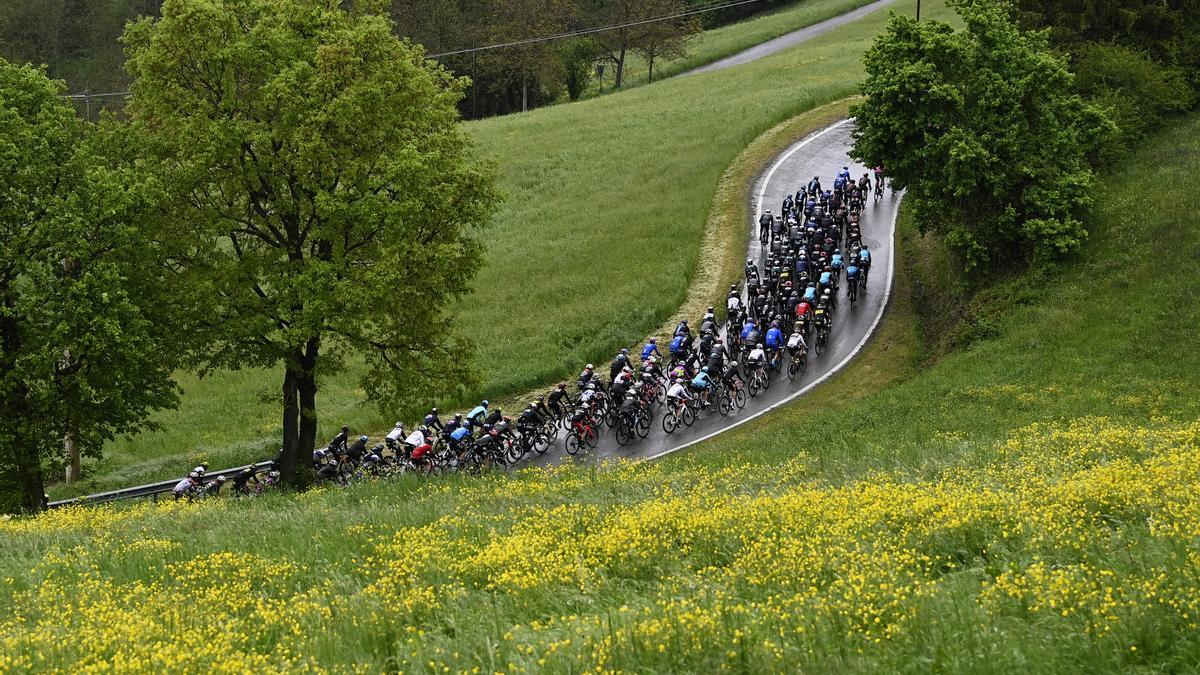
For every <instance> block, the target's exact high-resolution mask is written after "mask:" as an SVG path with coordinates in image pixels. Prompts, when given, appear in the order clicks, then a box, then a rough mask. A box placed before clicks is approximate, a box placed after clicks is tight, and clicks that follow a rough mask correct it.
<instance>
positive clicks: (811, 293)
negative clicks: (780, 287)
mask: <svg viewBox="0 0 1200 675" xmlns="http://www.w3.org/2000/svg"><path fill="white" fill-rule="evenodd" d="M803 300H804V302H816V300H817V289H815V288H813V287H812V286H809V287H808V288H806V289H804V298H803Z"/></svg>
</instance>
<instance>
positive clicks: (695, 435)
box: [530, 120, 900, 465]
mask: <svg viewBox="0 0 1200 675" xmlns="http://www.w3.org/2000/svg"><path fill="white" fill-rule="evenodd" d="M852 129H853V123H852V122H851V121H850V120H843V121H841V122H838V123H836V124H834V125H832V126H830V127H827V128H825V129H823V130H821V131H818V132H816V133H814V134H811V135H810V136H808V137H806V138H804V139H802V140H800V141H798V142H796V143H794V144H793V145H792V146H791V147H789V148H788V149H787V150H785V151H784V152H783V153H782V154H781V155H779V157H777V158H776V159H775V161H774V162H773V163H772V164H771V166H770V167H769V168H768V169H767V170H766V171H765V172H764V173H763V174H762V176H760V177H759V179H758V181H757V183H756V185H755V187H754V195H753V204H754V207H755V217H754V222H753V223H747V227H748V228H749V229H750V232H751V236H750V249H749V251H748V252H747V255H748V257H752V258H755V259H756V260H757V261H758V262H759V267H760V268H761V267H762V261H763V260H764V254H763V252H762V250H761V249H760V246H759V244H758V238H757V225H756V224H755V223H757V221H758V216H759V215H760V214H761V213H762V211H763V210H765V209H771V210H772V211H773V212H776V213H778V212H779V205H780V204H781V203H782V202H783V198H784V196H785V195H786V194H787V193H789V192H795V191H796V190H797V189H798V188H799V187H800V186H802V185H807V184H808V181H809V180H810V179H812V177H813V176H820V177H821V182H822V184H826V185H831V184H832V183H833V178H834V176H835V175H836V173H837V171H838V169H841V168H842V167H843V166H848V167H850V172H851V175H852V176H853V177H854V178H855V179H857V178H858V177H859V176H861V175H863V173H866V172H867V168H866V167H864V166H862V165H860V164H857V163H855V162H854V161H853V160H851V159H850V156H849V155H848V154H847V153H848V151H849V149H850V146H851V143H852V141H851V138H850V132H851V130H852ZM899 208H900V195H898V194H895V193H889V194H888V196H886V197H884V198H883V199H881V200H879V201H872V202H870V204H868V206H867V207H866V208H865V209H864V210H863V214H862V234H863V242H864V243H865V244H866V245H867V246H868V247H869V248H870V249H871V253H872V256H873V258H872V262H871V270H872V272H873V273H872V275H871V280H872V281H871V285H870V288H869V290H868V291H866V292H865V293H861V294H860V295H859V301H858V303H857V304H856V305H855V306H854V308H853V309H851V307H850V303H849V301H847V300H846V299H845V293H846V291H845V287H844V285H843V288H842V290H841V294H840V296H839V299H840V302H839V304H838V310H837V313H836V314H835V317H834V327H833V333H832V335H831V337H830V345H829V348H828V349H827V350H826V351H825V353H824V354H822V355H820V356H817V355H816V354H815V353H810V355H809V361H808V370H807V372H805V373H804V375H803V376H801V377H798V378H797V379H796V381H794V382H789V381H788V380H787V377H786V375H784V376H782V377H780V378H777V379H775V378H773V379H772V383H771V388H770V389H768V390H767V391H766V392H763V393H760V394H759V395H758V396H757V397H755V398H751V399H749V401H748V402H747V404H746V408H745V409H744V410H734V411H733V412H731V413H730V414H729V415H728V416H726V417H722V416H720V415H719V414H716V413H715V412H714V413H712V414H706V415H702V416H701V417H700V419H697V420H696V423H695V424H694V425H692V426H691V427H684V428H680V429H677V430H676V431H675V433H673V434H667V433H665V432H664V431H663V430H662V426H661V421H662V415H663V413H664V408H663V407H659V408H656V410H655V419H654V424H653V426H652V427H651V431H650V435H649V436H648V437H647V438H645V439H635V440H634V441H633V442H631V443H630V444H629V445H626V446H624V447H622V446H620V445H619V444H617V442H616V439H615V434H614V433H613V431H612V430H611V429H606V430H605V431H604V432H603V433H602V434H601V438H600V445H599V446H598V447H597V448H596V449H595V450H592V451H590V452H581V453H580V454H579V455H578V457H577V459H579V460H584V461H586V460H589V459H592V458H599V459H605V460H607V459H655V458H658V457H662V456H664V455H668V454H670V453H672V452H675V451H676V450H682V449H683V448H686V447H688V446H690V445H693V444H695V443H699V442H701V441H704V440H707V439H709V438H711V437H713V436H715V435H717V434H719V433H721V432H723V431H728V430H729V429H732V428H734V427H736V426H738V425H740V424H744V423H745V422H748V421H750V420H752V419H754V418H756V417H758V416H760V415H763V414H765V413H766V412H768V411H770V410H772V409H774V408H776V407H778V406H780V405H783V404H785V403H787V402H789V401H791V400H793V399H795V398H796V397H798V396H800V395H802V394H804V393H805V392H807V391H809V390H810V389H812V388H813V387H815V386H817V385H818V384H820V383H821V382H824V381H825V380H827V379H828V378H829V377H831V376H832V375H833V374H834V373H836V372H837V371H838V370H840V369H841V368H842V367H843V366H845V365H846V364H847V363H848V362H849V361H850V360H851V359H852V358H854V356H855V355H856V354H857V353H858V352H859V350H860V349H862V347H863V345H865V344H866V342H867V340H868V339H870V337H871V335H872V333H873V332H874V330H875V328H876V326H878V325H879V321H880V320H881V319H882V318H883V312H884V310H885V308H886V307H887V301H888V297H889V296H890V295H891V287H892V278H893V276H894V273H895V270H894V268H895V264H894V260H893V256H892V249H893V245H892V244H893V238H894V235H895V226H896V214H897V211H898V210H899ZM699 318H700V317H694V319H699ZM634 347H636V349H635V348H634ZM640 349H641V345H635V346H631V348H630V351H631V352H636V351H640ZM596 365H597V366H598V367H597V369H596V370H597V371H598V372H601V373H603V374H604V375H605V376H607V374H608V363H597V364H596ZM562 437H563V434H561V433H560V434H559V440H558V441H556V442H555V443H554V444H553V445H551V448H550V450H549V451H548V452H547V453H546V454H545V455H542V456H540V457H534V458H532V459H531V460H530V463H531V464H534V465H548V464H557V463H560V462H563V461H569V460H571V459H573V458H572V457H571V456H570V455H567V454H566V452H565V451H564V450H563V442H562Z"/></svg>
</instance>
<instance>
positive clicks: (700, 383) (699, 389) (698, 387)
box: [692, 366, 712, 407]
mask: <svg viewBox="0 0 1200 675" xmlns="http://www.w3.org/2000/svg"><path fill="white" fill-rule="evenodd" d="M711 386H712V380H711V379H710V378H709V376H708V366H705V367H703V368H701V369H700V372H698V373H696V377H693V378H692V390H693V391H695V392H696V393H697V394H699V396H700V403H701V405H703V406H704V407H708V390H709V388H710V387H711Z"/></svg>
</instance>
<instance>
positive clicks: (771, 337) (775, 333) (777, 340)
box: [767, 328, 783, 349]
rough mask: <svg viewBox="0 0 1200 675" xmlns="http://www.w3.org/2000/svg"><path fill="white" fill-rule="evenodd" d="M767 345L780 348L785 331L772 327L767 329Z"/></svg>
mask: <svg viewBox="0 0 1200 675" xmlns="http://www.w3.org/2000/svg"><path fill="white" fill-rule="evenodd" d="M767 346H768V347H770V348H772V349H778V348H780V347H782V346H783V331H781V330H779V329H778V328H772V329H770V330H768V331H767Z"/></svg>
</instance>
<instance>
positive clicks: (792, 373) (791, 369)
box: [788, 356, 800, 380]
mask: <svg viewBox="0 0 1200 675" xmlns="http://www.w3.org/2000/svg"><path fill="white" fill-rule="evenodd" d="M799 372H800V359H799V358H798V357H795V356H793V357H792V358H791V360H789V361H788V379H789V380H794V379H796V374H797V373H799Z"/></svg>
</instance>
